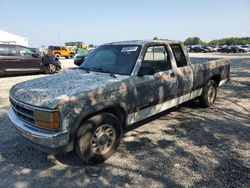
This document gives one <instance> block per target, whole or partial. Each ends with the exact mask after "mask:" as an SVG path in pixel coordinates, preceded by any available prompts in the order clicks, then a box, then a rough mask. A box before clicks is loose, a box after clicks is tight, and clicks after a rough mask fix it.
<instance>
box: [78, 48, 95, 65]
mask: <svg viewBox="0 0 250 188" xmlns="http://www.w3.org/2000/svg"><path fill="white" fill-rule="evenodd" d="M93 50H94V49H93ZM93 50H89V51H88V52H87V53H84V54H76V55H75V57H74V64H75V65H77V66H80V65H81V64H82V63H83V62H84V61H85V59H86V58H87V56H89V55H90V54H91V53H92V52H93Z"/></svg>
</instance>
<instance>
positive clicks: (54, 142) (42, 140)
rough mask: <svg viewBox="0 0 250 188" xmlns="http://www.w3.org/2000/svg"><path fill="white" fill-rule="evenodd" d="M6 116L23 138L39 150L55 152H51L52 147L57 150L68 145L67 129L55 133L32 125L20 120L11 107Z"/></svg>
mask: <svg viewBox="0 0 250 188" xmlns="http://www.w3.org/2000/svg"><path fill="white" fill-rule="evenodd" d="M8 116H9V119H10V120H11V121H12V123H13V124H14V125H15V128H16V129H17V130H18V131H19V132H20V133H21V135H22V136H23V137H24V138H25V139H27V140H28V141H30V142H31V143H32V145H33V146H34V147H37V148H38V149H40V150H43V151H45V152H49V153H55V152H53V149H54V150H57V149H59V148H62V147H66V146H67V145H69V142H70V141H69V137H70V134H69V132H68V131H63V132H56V133H55V132H49V131H45V130H41V129H38V128H36V127H33V126H31V125H29V124H27V123H25V122H23V121H21V120H20V119H19V118H18V117H17V116H16V114H15V112H14V110H13V109H12V108H10V109H9V111H8ZM68 150H69V149H68ZM56 153H57V152H56Z"/></svg>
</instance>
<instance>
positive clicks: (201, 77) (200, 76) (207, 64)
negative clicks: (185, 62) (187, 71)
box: [190, 58, 230, 89]
mask: <svg viewBox="0 0 250 188" xmlns="http://www.w3.org/2000/svg"><path fill="white" fill-rule="evenodd" d="M190 63H191V67H192V68H193V71H194V89H197V88H200V87H203V85H204V83H206V82H207V81H208V80H209V79H211V77H214V75H218V76H217V77H216V78H215V79H217V80H218V81H217V84H218V85H219V84H220V81H222V80H226V79H228V77H229V70H230V63H229V60H228V59H222V58H190Z"/></svg>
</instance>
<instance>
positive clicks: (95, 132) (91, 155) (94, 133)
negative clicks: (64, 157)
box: [76, 113, 122, 164]
mask: <svg viewBox="0 0 250 188" xmlns="http://www.w3.org/2000/svg"><path fill="white" fill-rule="evenodd" d="M121 136H122V126H121V123H120V121H119V119H118V118H117V117H116V116H114V115H113V114H111V113H101V114H99V115H96V116H93V117H91V118H90V119H88V120H86V121H85V122H84V123H83V124H82V125H81V126H80V128H79V129H78V132H77V138H76V139H77V140H76V151H77V154H78V155H79V157H80V158H81V159H82V160H84V161H85V162H87V163H90V164H94V163H100V162H103V161H105V160H106V159H108V158H109V157H110V156H111V155H112V154H113V153H114V152H115V151H116V149H117V147H118V145H119V143H120V140H121Z"/></svg>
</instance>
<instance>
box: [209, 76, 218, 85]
mask: <svg viewBox="0 0 250 188" xmlns="http://www.w3.org/2000/svg"><path fill="white" fill-rule="evenodd" d="M210 80H213V81H215V83H216V85H217V86H218V85H219V84H220V75H216V76H213V77H212V78H210Z"/></svg>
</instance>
